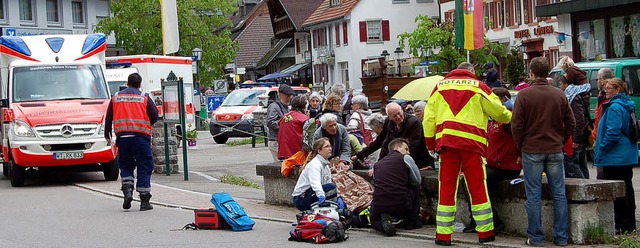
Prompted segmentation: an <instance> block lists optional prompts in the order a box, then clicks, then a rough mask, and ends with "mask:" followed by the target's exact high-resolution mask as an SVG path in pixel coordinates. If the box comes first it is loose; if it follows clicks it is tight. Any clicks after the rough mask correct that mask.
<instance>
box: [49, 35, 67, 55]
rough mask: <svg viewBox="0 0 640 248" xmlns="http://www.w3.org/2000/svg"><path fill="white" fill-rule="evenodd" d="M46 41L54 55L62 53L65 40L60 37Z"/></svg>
mask: <svg viewBox="0 0 640 248" xmlns="http://www.w3.org/2000/svg"><path fill="white" fill-rule="evenodd" d="M45 41H47V44H48V45H49V48H51V51H53V52H54V53H58V52H60V49H62V43H64V39H63V38H60V37H53V38H47V39H45Z"/></svg>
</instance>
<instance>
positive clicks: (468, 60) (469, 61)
mask: <svg viewBox="0 0 640 248" xmlns="http://www.w3.org/2000/svg"><path fill="white" fill-rule="evenodd" d="M467 63H471V56H470V55H469V50H467Z"/></svg>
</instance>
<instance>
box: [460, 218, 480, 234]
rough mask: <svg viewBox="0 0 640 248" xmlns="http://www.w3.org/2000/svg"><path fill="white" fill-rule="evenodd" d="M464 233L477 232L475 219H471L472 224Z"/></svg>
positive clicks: (470, 223)
mask: <svg viewBox="0 0 640 248" xmlns="http://www.w3.org/2000/svg"><path fill="white" fill-rule="evenodd" d="M462 232H463V233H475V232H477V231H476V220H474V219H473V218H471V222H469V225H468V226H466V227H465V228H464V229H463V230H462Z"/></svg>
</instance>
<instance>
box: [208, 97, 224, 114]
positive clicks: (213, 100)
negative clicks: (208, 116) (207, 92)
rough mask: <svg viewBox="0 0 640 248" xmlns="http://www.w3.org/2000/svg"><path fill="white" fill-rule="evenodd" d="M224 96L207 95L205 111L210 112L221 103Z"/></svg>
mask: <svg viewBox="0 0 640 248" xmlns="http://www.w3.org/2000/svg"><path fill="white" fill-rule="evenodd" d="M222 101H224V96H207V112H212V111H214V110H216V109H217V108H218V106H220V104H222Z"/></svg>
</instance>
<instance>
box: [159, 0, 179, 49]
mask: <svg viewBox="0 0 640 248" xmlns="http://www.w3.org/2000/svg"><path fill="white" fill-rule="evenodd" d="M160 9H161V10H162V50H163V53H164V54H165V55H166V54H171V53H175V52H177V51H178V50H179V49H180V34H179V33H178V7H177V5H176V0H160Z"/></svg>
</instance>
